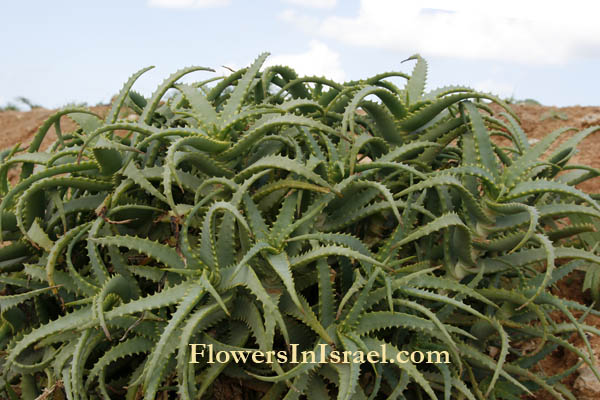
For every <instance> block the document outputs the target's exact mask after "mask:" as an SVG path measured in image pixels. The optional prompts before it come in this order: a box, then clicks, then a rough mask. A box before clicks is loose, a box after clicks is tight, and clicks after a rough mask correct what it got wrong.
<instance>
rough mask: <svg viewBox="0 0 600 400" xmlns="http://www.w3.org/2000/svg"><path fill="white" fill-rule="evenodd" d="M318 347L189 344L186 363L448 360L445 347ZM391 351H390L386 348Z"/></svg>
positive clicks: (434, 362) (415, 362) (438, 361)
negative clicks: (237, 347)
mask: <svg viewBox="0 0 600 400" xmlns="http://www.w3.org/2000/svg"><path fill="white" fill-rule="evenodd" d="M317 347H318V350H317V351H314V350H305V351H298V345H297V344H292V345H290V351H289V352H288V351H284V350H280V351H260V350H227V351H226V350H215V349H214V347H213V345H212V344H203V343H202V344H199V343H191V344H190V350H191V354H190V361H189V362H190V363H193V364H196V363H199V362H200V360H201V359H203V360H205V361H206V362H207V363H208V364H215V363H228V362H231V361H233V362H235V363H246V362H249V361H250V362H253V363H256V364H263V363H264V364H272V363H274V362H277V363H291V364H299V363H319V364H323V363H343V364H350V363H359V364H362V363H364V362H369V363H381V364H394V363H398V364H405V363H413V364H421V363H427V364H449V363H450V354H449V353H448V352H447V351H431V350H428V351H418V350H416V351H405V350H402V351H394V352H393V353H394V356H393V357H392V356H389V355H388V350H387V348H386V346H385V345H383V344H382V345H381V347H380V349H379V351H376V350H372V351H368V352H364V351H338V350H330V351H328V345H327V344H324V343H323V344H320V345H318V346H317ZM390 353H391V352H390Z"/></svg>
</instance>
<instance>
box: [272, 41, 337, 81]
mask: <svg viewBox="0 0 600 400" xmlns="http://www.w3.org/2000/svg"><path fill="white" fill-rule="evenodd" d="M280 64H282V65H289V66H290V67H292V68H294V69H295V70H296V72H297V73H298V74H299V75H317V76H326V77H327V78H329V79H333V80H335V81H343V80H344V79H345V77H346V74H345V73H344V70H343V69H342V66H341V63H340V55H339V53H337V52H335V51H333V50H331V49H330V48H329V47H327V45H326V44H325V43H322V42H319V41H317V40H311V41H310V43H309V49H308V50H307V51H306V52H304V53H293V54H292V53H290V54H274V55H273V56H271V57H269V58H267V61H266V62H265V67H266V66H270V65H280Z"/></svg>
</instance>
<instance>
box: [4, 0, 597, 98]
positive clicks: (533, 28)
mask: <svg viewBox="0 0 600 400" xmlns="http://www.w3.org/2000/svg"><path fill="white" fill-rule="evenodd" d="M598 15H600V2H598V1H594V0H589V1H586V0H570V1H569V2H568V7H567V6H566V5H565V2H559V1H538V0H527V1H523V0H518V1H515V0H503V1H501V2H491V1H475V0H451V1H450V0H424V1H417V0H412V1H408V0H406V1H405V0H103V1H101V2H100V1H94V0H79V1H77V0H71V1H67V0H53V1H46V0H44V1H42V0H40V1H30V0H19V1H2V2H0V34H1V37H2V45H1V50H2V52H1V53H0V54H1V55H0V106H5V105H6V104H7V103H9V102H12V103H15V102H16V98H17V97H19V96H24V97H26V98H28V99H30V100H31V101H32V102H34V103H36V104H40V105H42V106H44V107H48V108H58V107H62V106H64V105H66V104H70V103H71V104H72V103H84V102H85V103H87V104H89V105H95V104H98V103H107V102H109V101H110V99H111V97H112V96H114V95H115V94H116V93H118V91H119V89H120V88H121V87H122V85H123V83H124V82H125V81H126V80H127V78H128V77H129V76H130V75H131V74H133V73H134V72H136V71H137V70H139V69H141V68H143V67H146V66H149V65H154V66H155V68H154V69H153V70H151V71H149V72H147V73H146V74H144V75H143V76H142V77H141V78H140V79H139V80H138V81H137V82H136V85H135V86H134V90H137V91H138V92H140V93H142V94H144V95H146V96H149V95H150V94H151V93H152V91H153V90H154V89H155V88H156V87H157V86H158V85H159V84H160V82H162V80H164V79H165V78H166V77H168V76H169V75H170V74H171V73H173V72H175V71H176V70H178V69H180V68H182V67H186V66H190V65H200V66H204V67H210V68H213V69H215V71H216V72H214V73H212V72H204V71H203V72H194V73H193V74H191V75H190V76H189V78H188V81H198V80H203V79H207V78H211V77H214V76H222V75H224V74H227V73H229V70H228V69H227V68H224V67H223V66H225V67H228V68H231V69H234V70H235V69H238V68H243V67H245V66H247V65H249V64H250V63H251V62H252V61H253V60H254V59H255V58H256V57H257V56H258V55H259V54H260V53H262V52H265V51H266V52H269V53H270V54H271V55H270V57H269V58H268V59H267V63H266V65H273V64H284V65H289V66H291V67H293V68H295V69H296V71H297V72H298V73H299V74H301V75H324V76H326V77H328V78H331V79H334V80H337V81H340V82H342V81H344V80H357V79H362V78H367V77H369V76H372V75H375V74H377V73H381V72H386V71H401V72H406V73H410V71H411V70H412V67H413V65H414V62H412V61H409V62H405V63H403V62H402V61H403V60H405V59H407V58H408V57H410V56H412V55H413V54H415V53H418V54H420V55H421V56H423V57H424V58H425V59H426V60H427V61H428V66H429V70H428V82H427V87H426V89H427V90H432V89H435V88H436V87H439V86H445V85H463V86H470V87H473V88H475V89H478V90H481V91H486V92H491V93H494V94H496V95H499V96H500V97H502V98H512V99H515V100H524V99H534V100H536V101H538V102H540V103H542V104H544V105H552V106H569V105H577V104H579V105H596V106H598V105H600V78H599V77H598V74H599V73H600V24H599V23H597V18H598ZM397 84H399V85H402V82H400V81H398V82H397ZM23 108H24V109H26V107H23Z"/></svg>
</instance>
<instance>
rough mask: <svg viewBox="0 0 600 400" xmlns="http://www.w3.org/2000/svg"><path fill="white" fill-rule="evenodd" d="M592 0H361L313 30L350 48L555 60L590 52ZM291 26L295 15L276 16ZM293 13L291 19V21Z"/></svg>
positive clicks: (599, 34)
mask: <svg viewBox="0 0 600 400" xmlns="http://www.w3.org/2000/svg"><path fill="white" fill-rule="evenodd" d="M599 14H600V2H591V1H585V0H571V1H570V2H569V4H568V5H565V4H564V3H563V2H547V1H541V0H528V1H523V0H504V1H501V2H495V3H494V2H487V1H481V0H456V1H452V2H448V1H445V0H424V1H421V2H408V1H398V0H361V2H360V9H359V11H358V15H356V16H352V17H341V16H330V17H327V18H324V19H322V20H320V21H318V22H316V25H317V26H318V28H317V29H316V30H314V31H313V33H316V34H317V35H319V36H321V37H328V38H333V39H337V40H339V41H341V42H343V43H347V44H350V45H358V46H368V47H375V48H382V49H386V50H392V51H398V52H399V53H402V54H403V55H406V54H407V53H411V52H419V53H421V54H422V55H425V56H447V57H460V58H469V59H488V60H502V61H508V62H510V61H513V62H514V61H516V62H521V63H527V64H563V63H566V62H567V61H569V59H570V58H573V57H586V56H598V53H599V50H598V49H600V24H598V23H597V22H596V20H595V19H596V18H597V15H599ZM281 17H282V18H283V19H284V20H287V21H289V22H293V21H294V20H295V21H296V23H297V25H298V26H299V27H301V26H302V24H303V22H305V21H304V20H303V19H302V17H301V16H300V15H297V14H293V12H287V14H285V13H284V14H283V15H282V16H281ZM294 17H295V18H294Z"/></svg>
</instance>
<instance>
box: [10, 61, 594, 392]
mask: <svg viewBox="0 0 600 400" xmlns="http://www.w3.org/2000/svg"><path fill="white" fill-rule="evenodd" d="M266 57H267V55H266V54H263V55H261V56H259V57H258V59H257V60H256V61H255V62H254V63H253V64H252V65H251V66H250V67H248V68H245V69H242V70H239V71H237V72H235V73H232V74H231V75H229V76H228V77H226V78H222V79H220V80H218V79H217V80H215V79H210V78H209V79H206V80H204V81H200V82H197V83H194V84H177V81H178V80H179V79H180V78H181V77H182V76H184V75H186V74H188V73H191V72H195V71H208V70H209V69H208V68H203V67H191V68H185V69H182V70H180V71H177V72H176V73H174V74H173V75H171V76H170V77H169V78H167V79H166V80H165V81H164V82H163V83H162V84H161V85H160V86H159V87H158V88H157V89H156V91H155V92H154V94H153V95H152V96H151V97H150V98H144V97H143V96H141V95H139V94H138V93H136V92H134V91H132V87H133V85H134V83H135V81H136V80H137V79H138V78H139V77H140V76H141V75H142V74H143V73H144V72H146V71H147V70H148V69H149V68H145V69H142V70H140V71H139V72H137V73H136V74H134V75H133V76H132V77H131V78H130V79H129V80H128V82H126V83H125V85H124V87H123V89H122V91H121V92H120V94H119V95H118V96H117V97H116V99H115V101H114V103H113V106H112V109H111V110H110V111H109V113H108V114H107V116H106V117H105V118H101V117H100V116H98V115H96V114H94V113H93V112H91V111H89V110H86V109H81V108H69V109H64V110H61V111H59V112H57V113H56V114H54V115H53V116H51V117H50V118H49V119H48V120H47V121H46V122H45V123H44V124H43V125H42V126H41V127H40V129H39V131H38V133H37V135H36V136H35V138H34V140H33V142H32V143H31V144H30V145H29V146H28V147H27V148H26V149H21V148H20V147H19V146H16V147H15V148H13V149H12V150H11V151H9V152H8V153H7V155H6V156H5V157H4V159H3V163H2V164H1V165H0V191H1V193H2V200H1V202H0V216H1V218H0V232H1V235H2V240H4V241H5V242H7V245H6V246H5V247H3V248H1V249H0V271H1V274H0V282H1V285H2V286H0V288H2V293H3V295H2V296H0V310H1V316H2V319H1V321H2V322H1V325H0V346H2V348H3V349H4V352H3V355H2V358H0V362H1V363H2V371H3V375H2V382H3V385H2V386H3V387H4V390H5V392H6V395H7V396H9V397H15V398H16V397H17V393H20V395H21V396H22V398H32V399H33V398H36V397H37V396H38V395H40V394H41V393H42V391H44V390H45V391H46V394H47V395H48V393H54V394H55V395H56V396H59V393H60V394H62V393H63V392H64V394H65V395H66V397H67V398H69V399H88V398H89V399H92V398H103V399H110V398H127V399H137V398H141V397H143V398H145V399H154V398H156V397H157V396H158V395H159V394H161V393H162V394H165V395H168V394H169V393H172V394H173V395H177V396H178V397H180V398H183V399H191V398H202V397H203V396H206V397H209V396H210V395H211V393H212V392H213V391H214V390H215V387H216V385H217V383H218V382H219V381H220V380H223V381H226V380H227V379H228V378H229V379H231V378H235V379H241V380H242V382H245V383H244V384H245V385H246V387H247V388H248V391H253V392H254V393H255V395H256V396H257V397H261V398H265V399H271V398H286V399H288V398H298V397H300V396H302V395H305V396H306V397H307V398H319V399H320V398H328V397H331V398H334V397H335V398H338V399H350V398H365V399H375V398H402V397H404V398H423V397H429V398H432V399H436V398H444V399H450V398H463V399H464V398H467V399H484V398H497V399H515V398H518V397H519V396H521V395H522V394H525V393H531V392H533V391H535V390H538V389H540V388H543V389H546V390H547V391H548V392H550V393H551V394H552V395H554V396H555V397H556V398H574V397H573V395H572V394H571V393H570V392H569V391H568V390H567V389H566V388H565V387H564V386H563V385H562V384H561V383H560V379H561V378H562V377H563V376H562V375H561V376H551V377H548V376H544V375H542V374H541V373H536V372H532V371H531V366H533V365H534V364H535V363H537V362H538V361H539V360H540V359H542V358H543V357H544V356H545V355H547V354H549V353H550V352H551V351H553V350H554V349H555V348H556V347H558V346H561V347H563V348H565V349H566V350H568V351H572V352H574V353H576V354H577V355H578V356H579V357H581V359H582V362H584V363H587V364H589V365H590V366H592V367H593V370H594V372H595V373H596V374H597V370H596V368H595V366H594V365H593V362H592V359H593V357H591V356H590V354H591V348H590V345H589V342H588V340H587V336H586V333H597V329H596V328H594V327H592V326H589V325H587V324H585V323H584V322H583V319H581V318H580V319H577V318H575V316H574V311H583V312H584V313H585V314H586V315H587V314H588V313H592V314H596V315H597V314H598V312H597V311H596V310H594V309H592V308H588V307H586V306H583V305H580V304H578V303H575V302H570V301H567V300H563V299H560V298H557V297H556V296H553V295H552V294H551V293H550V291H549V287H550V286H551V285H552V284H554V283H555V282H556V281H557V280H559V279H560V278H562V277H563V276H565V275H567V274H568V273H570V272H571V271H573V270H574V269H578V268H579V269H585V270H587V271H588V276H589V278H588V280H587V284H588V286H589V287H591V288H592V289H593V291H594V293H595V295H596V296H597V293H598V285H597V282H596V276H597V272H596V271H597V270H598V264H599V263H600V258H599V257H598V256H597V255H596V253H595V249H594V248H591V247H590V244H591V243H592V242H593V240H594V236H593V235H594V233H593V231H594V230H595V224H597V219H598V218H599V217H600V206H599V205H598V203H597V202H596V200H595V196H592V195H589V194H586V193H583V192H581V191H579V190H577V189H575V188H574V185H576V184H577V183H580V182H581V181H583V180H585V179H588V178H590V177H593V176H595V175H596V171H595V170H593V169H591V168H588V167H584V166H571V165H569V164H568V163H567V162H568V160H569V158H570V157H571V156H572V154H573V152H574V149H575V147H576V145H577V143H578V142H579V141H580V140H582V139H583V138H584V137H586V136H587V135H589V134H591V133H593V132H595V131H596V130H597V129H598V128H595V127H593V128H588V129H586V130H585V131H582V132H579V133H578V134H576V135H575V136H573V137H572V138H571V139H570V140H568V141H566V142H564V143H563V144H562V145H561V146H560V147H559V148H558V149H556V150H554V152H553V153H552V154H551V155H550V156H549V157H548V158H546V159H544V160H542V156H543V155H544V153H546V151H547V149H548V147H549V146H550V144H552V143H553V142H554V140H555V139H556V138H557V137H558V136H559V135H561V134H562V133H564V132H565V130H559V131H556V132H553V133H551V134H550V135H549V136H548V137H547V138H545V139H544V140H542V141H540V142H539V143H538V144H536V145H535V146H533V147H531V146H530V145H529V143H528V141H527V138H526V136H525V134H524V133H523V131H522V129H521V128H520V126H519V124H518V120H517V119H516V117H515V116H514V114H513V113H512V111H511V110H510V109H509V108H508V106H506V105H505V104H504V103H503V102H502V101H500V100H499V99H497V98H495V97H494V96H492V95H489V94H485V93H479V92H476V91H473V90H471V89H469V88H465V87H446V88H441V89H438V90H433V91H430V92H426V91H425V77H426V73H427V64H426V62H425V61H424V60H423V59H422V58H421V57H419V56H413V57H411V58H410V60H412V61H416V64H415V67H414V70H413V72H412V74H410V75H407V74H403V73H398V72H391V73H384V74H380V75H377V76H375V77H372V78H370V79H365V80H361V81H354V82H346V83H343V84H342V83H337V82H333V81H331V80H328V79H326V78H320V77H298V75H297V74H296V73H295V72H294V71H293V70H292V69H291V68H289V67H284V66H274V67H269V68H265V69H263V70H262V71H261V66H262V64H263V62H264V61H265V59H266ZM390 77H396V78H399V79H403V80H405V81H406V84H405V86H404V87H403V88H399V87H398V86H397V85H395V84H393V83H392V82H391V81H389V80H388V78H390ZM169 89H174V90H175V94H174V95H173V96H171V97H169V98H168V99H166V100H165V94H166V93H167V91H168V90H169ZM370 98H376V99H377V100H375V101H373V100H369V99H370ZM484 100H485V101H488V102H489V101H492V102H496V103H498V104H499V105H500V106H502V107H504V108H505V110H506V112H505V113H503V114H501V115H494V114H493V113H492V112H491V109H490V108H489V106H488V103H487V102H485V101H484ZM125 105H126V106H128V107H129V108H131V109H132V110H134V112H137V113H138V114H139V119H138V121H137V122H128V121H121V120H119V119H118V115H119V113H120V110H121V108H122V107H123V106H125ZM64 115H66V116H68V117H70V118H71V119H72V120H74V121H75V122H76V123H77V125H78V127H79V128H78V129H77V130H75V131H73V132H70V133H64V134H63V133H61V130H60V118H61V117H62V116H64ZM52 126H55V127H58V129H56V131H57V133H58V139H57V140H56V142H55V143H54V144H53V145H52V146H51V148H50V149H49V150H48V151H40V144H41V142H42V139H43V138H44V137H45V136H46V134H47V133H48V130H49V129H50V127H52ZM494 135H501V136H504V137H506V138H508V139H509V140H510V143H511V145H510V146H507V147H500V146H499V145H497V144H496V142H495V141H494V140H492V138H493V137H494ZM14 167H20V168H21V175H20V180H19V182H18V183H16V184H15V185H14V186H12V185H10V184H9V182H8V181H7V172H8V170H9V169H10V168H14ZM564 170H570V173H567V174H559V173H560V172H561V171H564ZM569 221H570V222H571V223H568V222H569ZM590 235H592V236H590ZM556 260H563V262H562V263H557V262H556ZM596 298H597V297H596ZM555 310H557V311H558V312H561V313H563V314H565V315H566V317H567V318H568V320H569V321H570V322H569V323H564V324H557V323H555V322H554V321H553V320H552V318H550V314H551V313H552V312H553V311H555ZM573 332H576V333H578V334H579V335H580V336H581V338H582V339H583V340H584V342H585V343H586V346H587V351H586V350H581V349H578V348H576V347H574V346H573V345H571V344H570V343H569V342H568V340H567V339H568V337H569V336H570V335H571V334H572V333H573ZM532 339H535V340H537V342H536V343H538V346H537V348H536V349H535V351H533V352H532V353H525V352H524V351H522V350H520V347H519V346H518V343H519V342H522V341H528V340H532ZM189 344H205V345H208V344H210V345H213V347H214V348H215V349H216V350H248V351H253V350H260V351H263V352H269V351H285V350H287V349H288V348H289V346H292V345H297V346H298V347H299V349H300V350H301V351H304V350H315V351H316V352H317V353H319V354H320V352H322V351H324V352H325V354H324V356H328V354H330V352H331V351H333V350H334V349H336V350H345V351H358V350H362V351H365V352H368V351H370V350H379V349H381V348H382V346H383V348H385V349H386V351H387V354H389V355H391V356H393V355H395V354H396V353H397V352H399V351H410V350H421V351H437V352H442V351H444V352H447V353H448V354H450V356H451V363H450V364H435V365H430V364H414V363H412V362H409V363H406V364H398V363H396V364H390V363H375V364H368V363H365V364H364V365H359V364H357V363H353V364H344V363H335V362H326V363H319V362H307V363H301V364H294V363H291V362H274V363H271V364H260V363H252V362H248V363H243V364H236V363H233V362H228V363H214V364H210V363H208V362H207V360H205V359H199V360H198V361H199V362H198V363H190V362H189V361H190V356H191V354H190V352H191V349H190V346H189ZM490 348H496V349H499V350H498V351H497V354H494V355H490V354H491V353H490V351H489V349H490ZM573 371H574V368H572V369H569V370H567V371H566V372H565V374H564V375H567V374H568V373H572V372H573ZM598 376H599V377H600V375H598ZM257 382H262V384H260V385H259V384H257ZM56 398H59V397H56Z"/></svg>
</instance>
